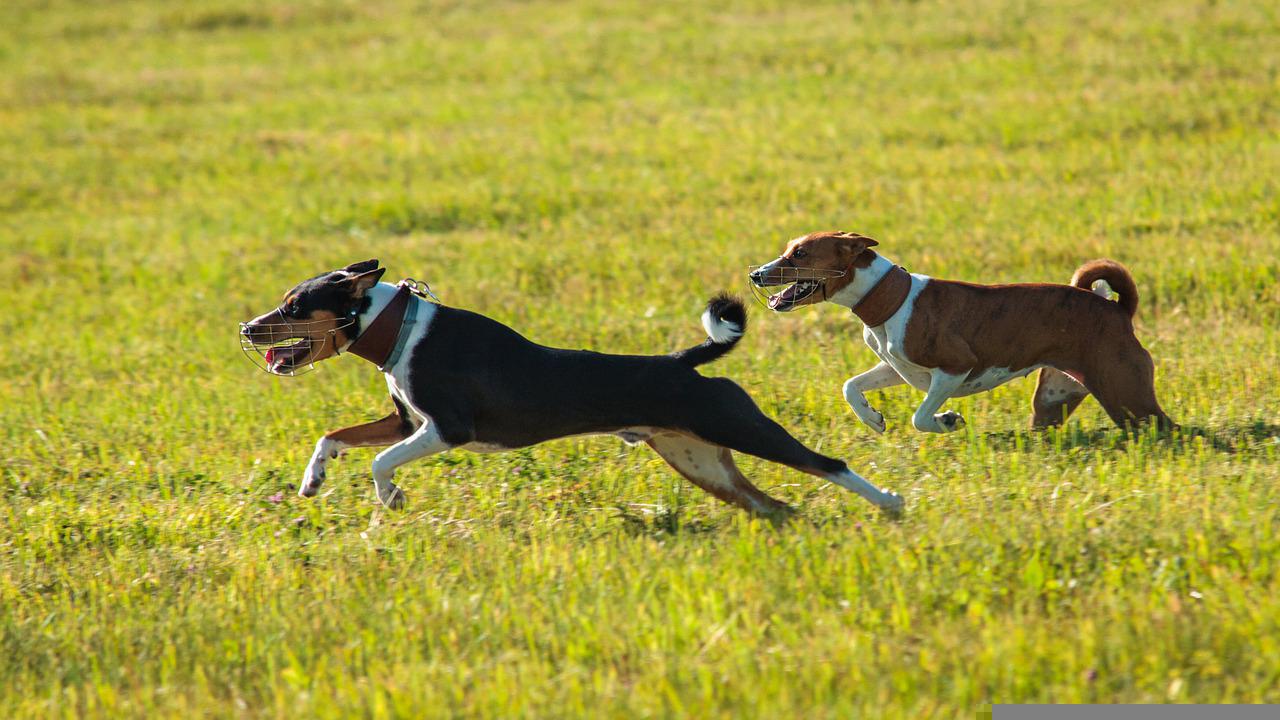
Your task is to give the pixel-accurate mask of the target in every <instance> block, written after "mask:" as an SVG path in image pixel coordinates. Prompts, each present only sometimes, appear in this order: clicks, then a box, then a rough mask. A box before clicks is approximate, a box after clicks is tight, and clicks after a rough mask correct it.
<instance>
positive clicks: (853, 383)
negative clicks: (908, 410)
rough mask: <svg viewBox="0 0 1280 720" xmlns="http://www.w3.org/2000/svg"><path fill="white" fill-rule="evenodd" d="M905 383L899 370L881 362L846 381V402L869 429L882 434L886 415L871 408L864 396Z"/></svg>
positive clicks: (844, 389)
mask: <svg viewBox="0 0 1280 720" xmlns="http://www.w3.org/2000/svg"><path fill="white" fill-rule="evenodd" d="M904 382H906V381H905V380H903V379H902V376H901V375H899V374H898V371H897V370H894V369H893V366H892V365H890V364H889V363H886V362H883V361H881V362H880V364H879V365H876V366H875V367H873V368H871V369H870V370H868V371H866V372H864V373H862V374H861V375H857V376H855V377H851V378H849V379H848V380H846V381H845V383H844V388H843V391H844V401H845V402H847V403H849V407H851V408H853V412H854V414H855V415H857V416H858V419H859V420H861V421H862V422H863V423H865V424H866V425H867V427H870V428H871V429H872V430H875V431H876V432H878V433H882V432H884V428H885V424H884V415H882V414H881V413H880V411H878V410H876V409H875V408H873V407H871V403H869V402H867V396H866V395H863V393H865V392H868V391H871V390H881V389H883V388H889V387H893V386H895V385H901V384H902V383H904Z"/></svg>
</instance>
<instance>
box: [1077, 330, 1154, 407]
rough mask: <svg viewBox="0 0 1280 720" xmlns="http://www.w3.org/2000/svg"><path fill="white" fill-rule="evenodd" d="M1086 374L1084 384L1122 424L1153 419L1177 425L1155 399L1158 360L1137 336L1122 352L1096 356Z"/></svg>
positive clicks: (1110, 352)
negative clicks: (1103, 356)
mask: <svg viewBox="0 0 1280 720" xmlns="http://www.w3.org/2000/svg"><path fill="white" fill-rule="evenodd" d="M1093 365H1094V367H1092V368H1091V369H1090V370H1088V371H1086V372H1085V374H1084V384H1085V387H1087V388H1088V389H1089V392H1091V393H1093V396H1094V397H1096V398H1097V399H1098V403H1099V404H1100V405H1102V409H1103V410H1106V411H1107V415H1108V416H1109V417H1110V418H1111V420H1112V421H1113V422H1114V423H1115V424H1116V425H1119V426H1120V427H1122V428H1127V427H1130V426H1132V425H1137V424H1139V423H1143V422H1148V421H1150V422H1154V423H1156V425H1157V426H1158V427H1160V428H1162V429H1170V428H1173V427H1176V426H1177V423H1175V422H1174V421H1173V420H1172V419H1170V418H1169V416H1168V415H1165V414H1164V410H1162V409H1161V408H1160V403H1159V401H1157V400H1156V388H1155V377H1156V369H1155V363H1154V362H1152V360H1151V354H1150V353H1148V352H1147V350H1146V348H1144V347H1142V345H1141V344H1139V343H1138V340H1137V339H1136V338H1134V340H1133V342H1132V344H1131V345H1129V346H1128V347H1123V348H1122V349H1121V351H1120V352H1115V351H1114V348H1113V349H1112V351H1109V352H1108V353H1107V357H1106V358H1102V357H1099V358H1096V360H1095V362H1094V363H1093Z"/></svg>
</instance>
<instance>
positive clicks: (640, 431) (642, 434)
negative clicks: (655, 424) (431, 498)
mask: <svg viewBox="0 0 1280 720" xmlns="http://www.w3.org/2000/svg"><path fill="white" fill-rule="evenodd" d="M658 432H661V431H660V430H659V429H658V428H652V427H629V428H622V429H620V430H612V431H611V430H601V431H600V432H590V433H581V434H576V435H565V436H563V437H557V438H550V439H548V440H545V441H544V442H550V441H551V440H564V439H566V438H573V437H590V436H592V435H613V436H615V437H619V438H622V441H623V442H625V443H626V444H628V445H636V444H638V443H642V442H644V441H645V440H648V439H649V438H651V437H653V436H654V435H655V434H656V433H658ZM534 444H535V445H536V444H539V443H534ZM459 447H461V448H462V449H463V450H470V451H471V452H474V453H499V452H506V451H508V450H515V449H517V448H516V447H515V446H512V447H508V446H506V445H502V444H499V443H492V442H480V441H476V442H469V443H467V444H466V445H460V446H459ZM520 447H528V446H527V445H524V446H520Z"/></svg>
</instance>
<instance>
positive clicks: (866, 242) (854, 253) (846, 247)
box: [835, 232, 880, 258]
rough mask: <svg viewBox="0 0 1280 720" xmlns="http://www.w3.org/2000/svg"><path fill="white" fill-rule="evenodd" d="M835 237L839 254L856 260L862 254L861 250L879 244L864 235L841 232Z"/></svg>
mask: <svg viewBox="0 0 1280 720" xmlns="http://www.w3.org/2000/svg"><path fill="white" fill-rule="evenodd" d="M835 237H836V247H837V248H839V249H840V252H841V254H844V255H846V256H848V257H851V258H856V257H858V256H859V255H861V254H862V251H863V250H866V249H867V248H870V247H875V246H876V245H879V244H880V243H878V242H876V241H875V240H872V239H871V238H869V237H867V236H866V235H859V234H858V233H855V232H842V233H838V234H837V235H836V236H835Z"/></svg>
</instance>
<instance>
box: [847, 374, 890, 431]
mask: <svg viewBox="0 0 1280 720" xmlns="http://www.w3.org/2000/svg"><path fill="white" fill-rule="evenodd" d="M852 382H853V381H849V382H846V383H845V384H844V401H845V402H847V403H849V407H850V408H852V409H853V414H854V415H857V416H858V419H859V420H861V421H862V423H863V424H864V425H866V426H867V427H869V428H871V429H872V430H875V431H876V432H878V433H883V432H884V428H885V424H884V415H881V414H880V413H879V412H877V411H876V410H875V409H873V408H872V407H871V405H870V403H868V402H867V398H866V397H864V396H863V394H862V393H860V392H858V391H857V390H856V389H853V388H850V383H852Z"/></svg>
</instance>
